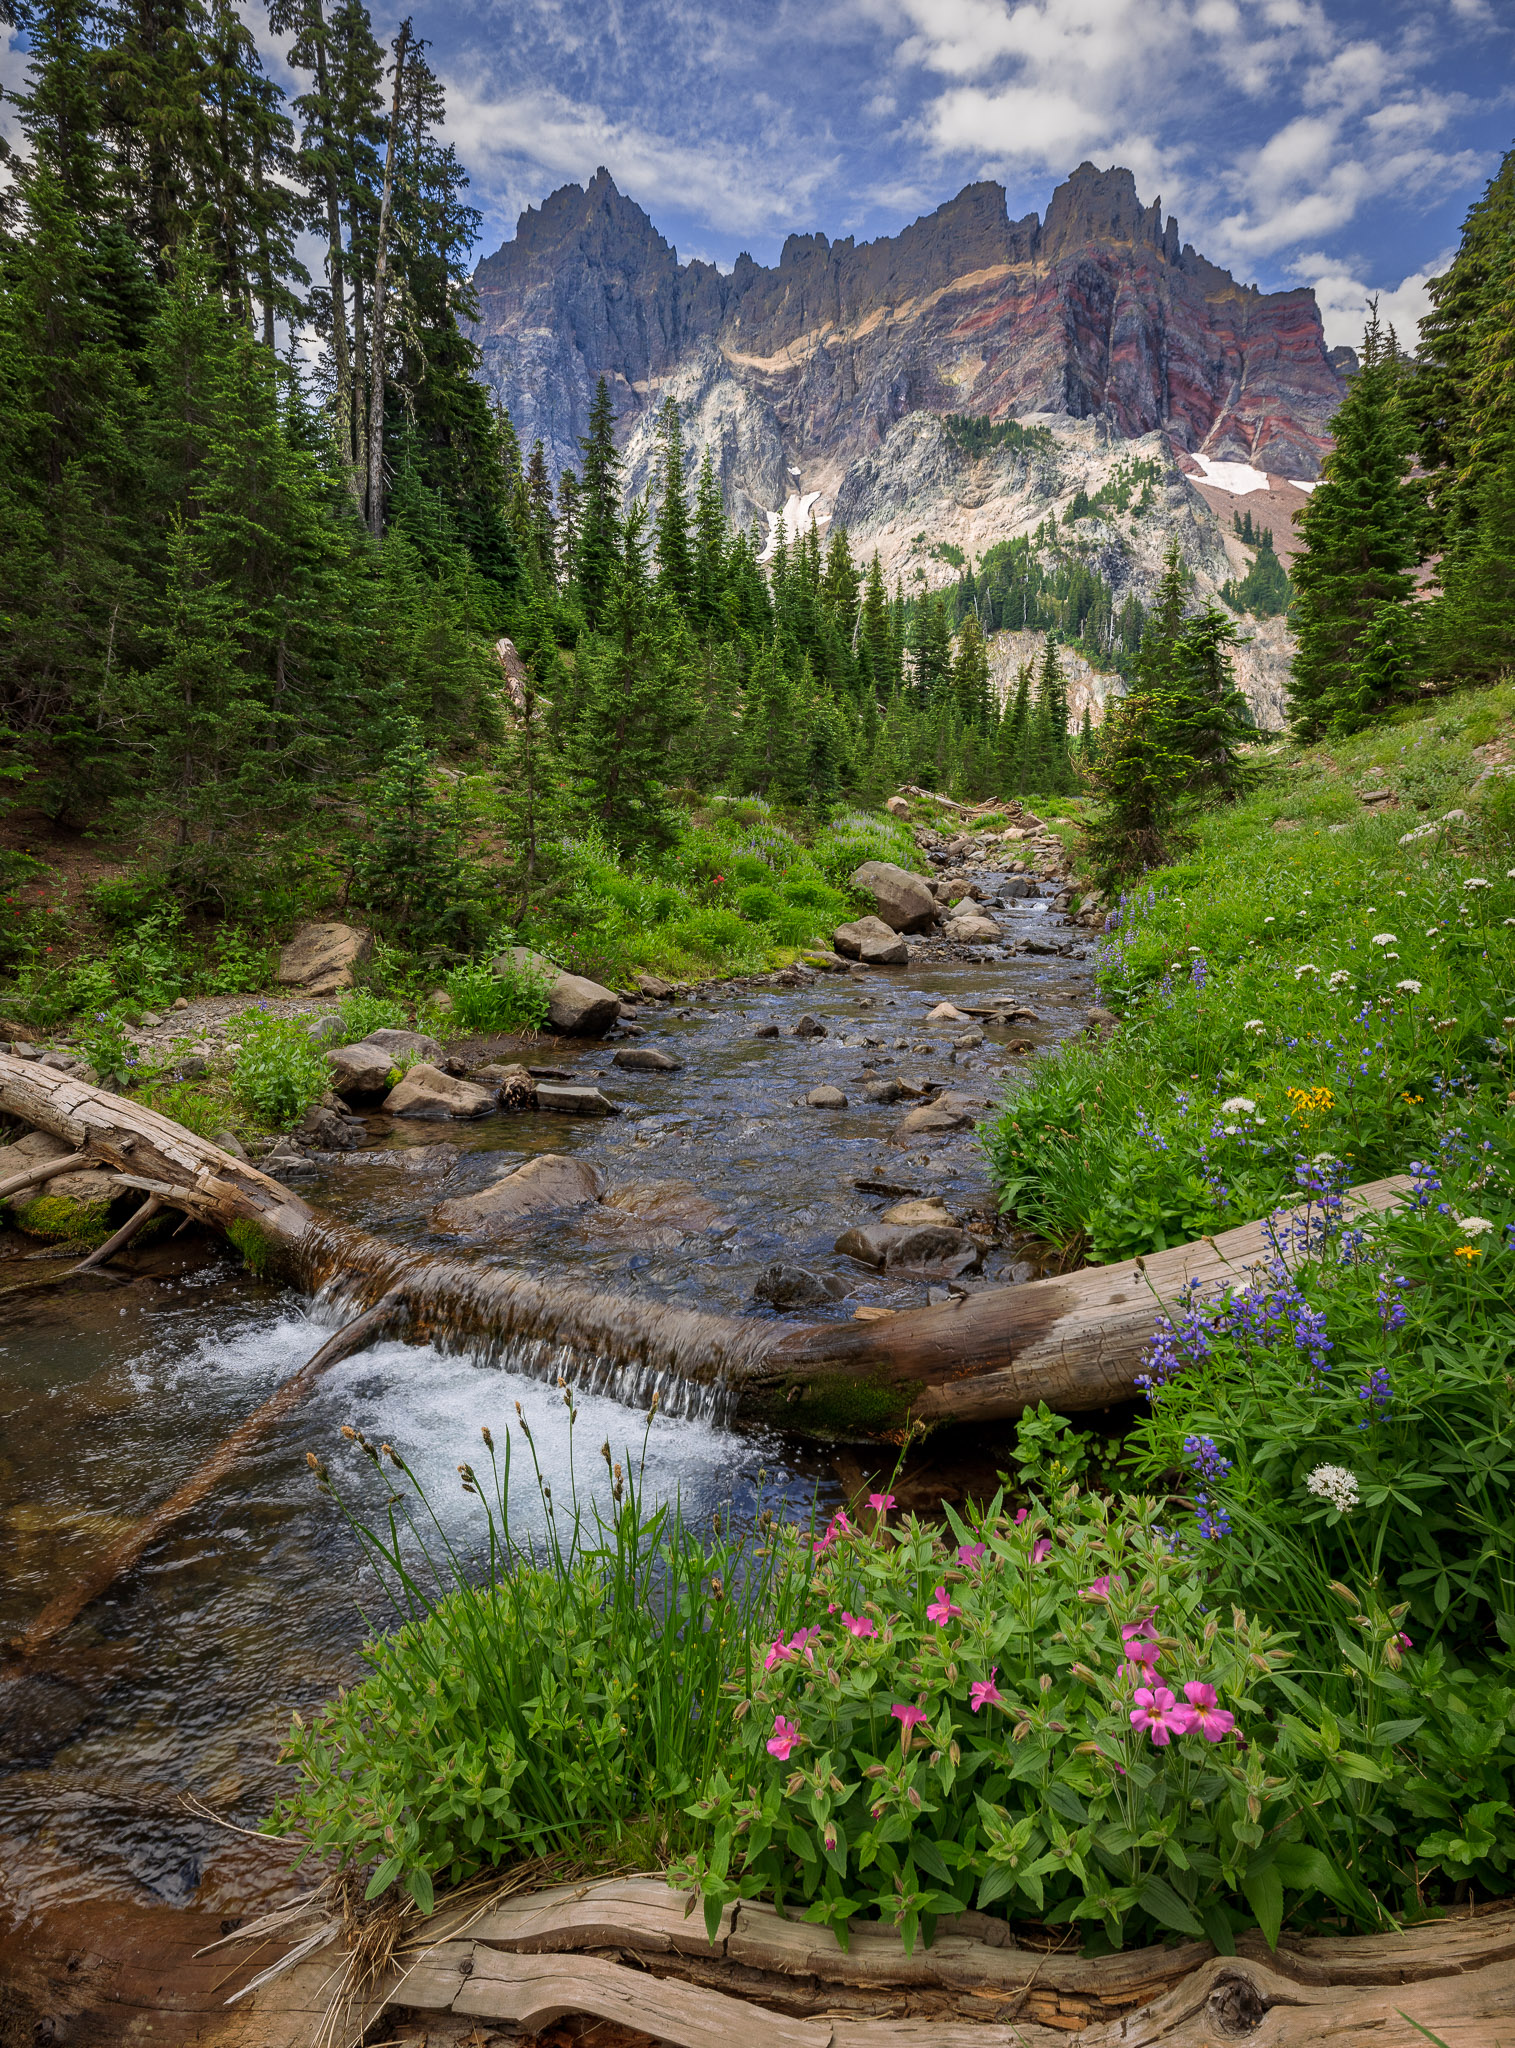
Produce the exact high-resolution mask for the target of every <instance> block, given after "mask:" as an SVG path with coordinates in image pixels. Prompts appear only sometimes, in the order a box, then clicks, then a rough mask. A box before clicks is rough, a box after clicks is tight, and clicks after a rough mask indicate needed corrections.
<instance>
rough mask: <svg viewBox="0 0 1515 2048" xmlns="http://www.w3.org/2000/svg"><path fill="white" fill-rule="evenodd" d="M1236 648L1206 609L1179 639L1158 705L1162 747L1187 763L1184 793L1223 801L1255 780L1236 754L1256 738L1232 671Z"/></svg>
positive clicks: (1218, 615)
mask: <svg viewBox="0 0 1515 2048" xmlns="http://www.w3.org/2000/svg"><path fill="white" fill-rule="evenodd" d="M1236 644H1237V635H1236V628H1235V627H1234V626H1233V625H1232V623H1231V621H1230V620H1229V619H1228V618H1227V617H1226V615H1225V613H1224V612H1222V611H1219V610H1217V608H1216V607H1215V606H1214V605H1206V607H1205V609H1204V610H1203V611H1202V612H1200V613H1199V614H1198V616H1197V617H1195V618H1192V619H1190V620H1189V621H1188V622H1187V624H1186V625H1185V627H1184V629H1183V632H1182V633H1181V634H1180V636H1179V641H1178V648H1177V659H1176V661H1175V664H1174V675H1173V680H1172V683H1171V685H1170V686H1169V688H1168V689H1167V690H1166V691H1165V692H1163V693H1162V695H1161V696H1160V697H1159V698H1158V700H1157V702H1158V705H1159V713H1158V715H1159V716H1160V718H1161V721H1162V726H1163V739H1164V743H1165V745H1166V747H1167V749H1168V751H1169V752H1170V753H1171V754H1172V755H1173V756H1174V757H1175V759H1177V760H1181V761H1184V762H1187V763H1188V764H1189V765H1188V767H1187V769H1186V770H1185V773H1184V787H1185V789H1186V790H1188V791H1190V792H1194V793H1199V794H1206V795H1210V796H1215V797H1221V798H1227V799H1229V798H1232V797H1236V796H1239V795H1240V794H1241V793H1242V791H1243V790H1244V789H1246V788H1247V787H1248V785H1249V784H1250V783H1251V782H1252V780H1253V779H1254V778H1253V776H1252V773H1251V771H1250V770H1249V769H1248V768H1247V767H1246V764H1245V763H1244V762H1243V761H1242V760H1241V759H1240V758H1239V756H1238V752H1237V750H1238V748H1240V747H1243V746H1245V745H1247V744H1248V742H1249V741H1251V740H1253V739H1255V738H1256V736H1257V728H1256V725H1255V724H1254V722H1253V719H1252V714H1251V711H1250V709H1249V708H1248V705H1247V700H1246V698H1245V696H1243V694H1242V692H1241V690H1240V689H1239V688H1238V687H1237V682H1236V674H1235V670H1234V669H1233V667H1232V657H1231V650H1232V649H1233V648H1234V647H1235V646H1236Z"/></svg>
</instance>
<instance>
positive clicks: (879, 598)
mask: <svg viewBox="0 0 1515 2048" xmlns="http://www.w3.org/2000/svg"><path fill="white" fill-rule="evenodd" d="M858 640H859V646H860V649H861V650H862V651H864V652H866V654H867V656H868V663H869V668H870V670H871V672H872V675H873V683H874V688H875V689H876V690H877V692H878V698H879V702H880V703H885V702H887V700H888V698H889V695H890V693H891V692H892V691H893V690H894V689H896V688H897V687H898V686H899V684H900V682H901V681H902V677H901V675H900V673H899V668H900V663H899V646H898V642H897V641H896V639H895V637H894V619H893V614H892V612H891V610H890V606H889V593H888V591H887V590H886V589H885V587H884V572H883V570H882V569H881V568H880V567H879V558H878V551H877V549H875V550H874V555H873V559H872V561H871V562H870V563H869V564H868V572H867V575H866V576H865V577H864V579H863V605H862V611H861V613H860V615H859V621H858Z"/></svg>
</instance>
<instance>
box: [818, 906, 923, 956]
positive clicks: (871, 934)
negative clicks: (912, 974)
mask: <svg viewBox="0 0 1515 2048" xmlns="http://www.w3.org/2000/svg"><path fill="white" fill-rule="evenodd" d="M831 939H832V943H833V945H834V946H835V947H836V950H837V951H838V953H843V954H845V955H846V957H847V958H848V959H849V960H860V961H861V962H862V963H863V965H864V966H865V967H908V966H909V965H910V948H909V947H908V946H907V945H906V943H905V941H904V940H903V939H902V938H901V937H900V935H899V933H898V932H897V931H895V930H894V928H893V926H892V925H887V924H885V922H884V920H883V919H882V918H881V917H859V918H856V919H854V920H853V922H852V923H851V924H839V925H838V926H837V928H836V930H835V931H834V932H833V933H832V935H831Z"/></svg>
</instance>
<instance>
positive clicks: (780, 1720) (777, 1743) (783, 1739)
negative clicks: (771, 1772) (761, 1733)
mask: <svg viewBox="0 0 1515 2048" xmlns="http://www.w3.org/2000/svg"><path fill="white" fill-rule="evenodd" d="M799 1740H800V1731H799V1727H798V1724H797V1723H796V1722H794V1721H786V1720H785V1719H784V1717H783V1715H782V1714H775V1715H774V1717H773V1733H772V1734H771V1735H770V1736H769V1738H768V1745H767V1747H768V1754H769V1755H770V1756H776V1757H777V1758H778V1760H779V1762H780V1763H781V1764H786V1763H788V1761H789V1752H790V1750H791V1749H793V1747H794V1745H795V1744H796V1743H797V1742H798V1741H799Z"/></svg>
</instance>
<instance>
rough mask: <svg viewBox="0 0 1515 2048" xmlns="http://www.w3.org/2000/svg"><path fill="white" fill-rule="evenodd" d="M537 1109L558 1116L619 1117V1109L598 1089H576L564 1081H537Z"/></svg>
mask: <svg viewBox="0 0 1515 2048" xmlns="http://www.w3.org/2000/svg"><path fill="white" fill-rule="evenodd" d="M537 1108H538V1109H551V1110H556V1112H557V1113H558V1115H559V1116H619V1115H620V1113H621V1112H620V1109H619V1108H618V1106H617V1105H616V1104H615V1103H613V1102H612V1101H611V1099H610V1097H609V1096H608V1095H602V1094H601V1093H600V1091H599V1089H598V1088H590V1087H587V1086H586V1087H576V1086H574V1085H573V1084H571V1083H569V1082H566V1081H538V1083H537Z"/></svg>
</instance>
